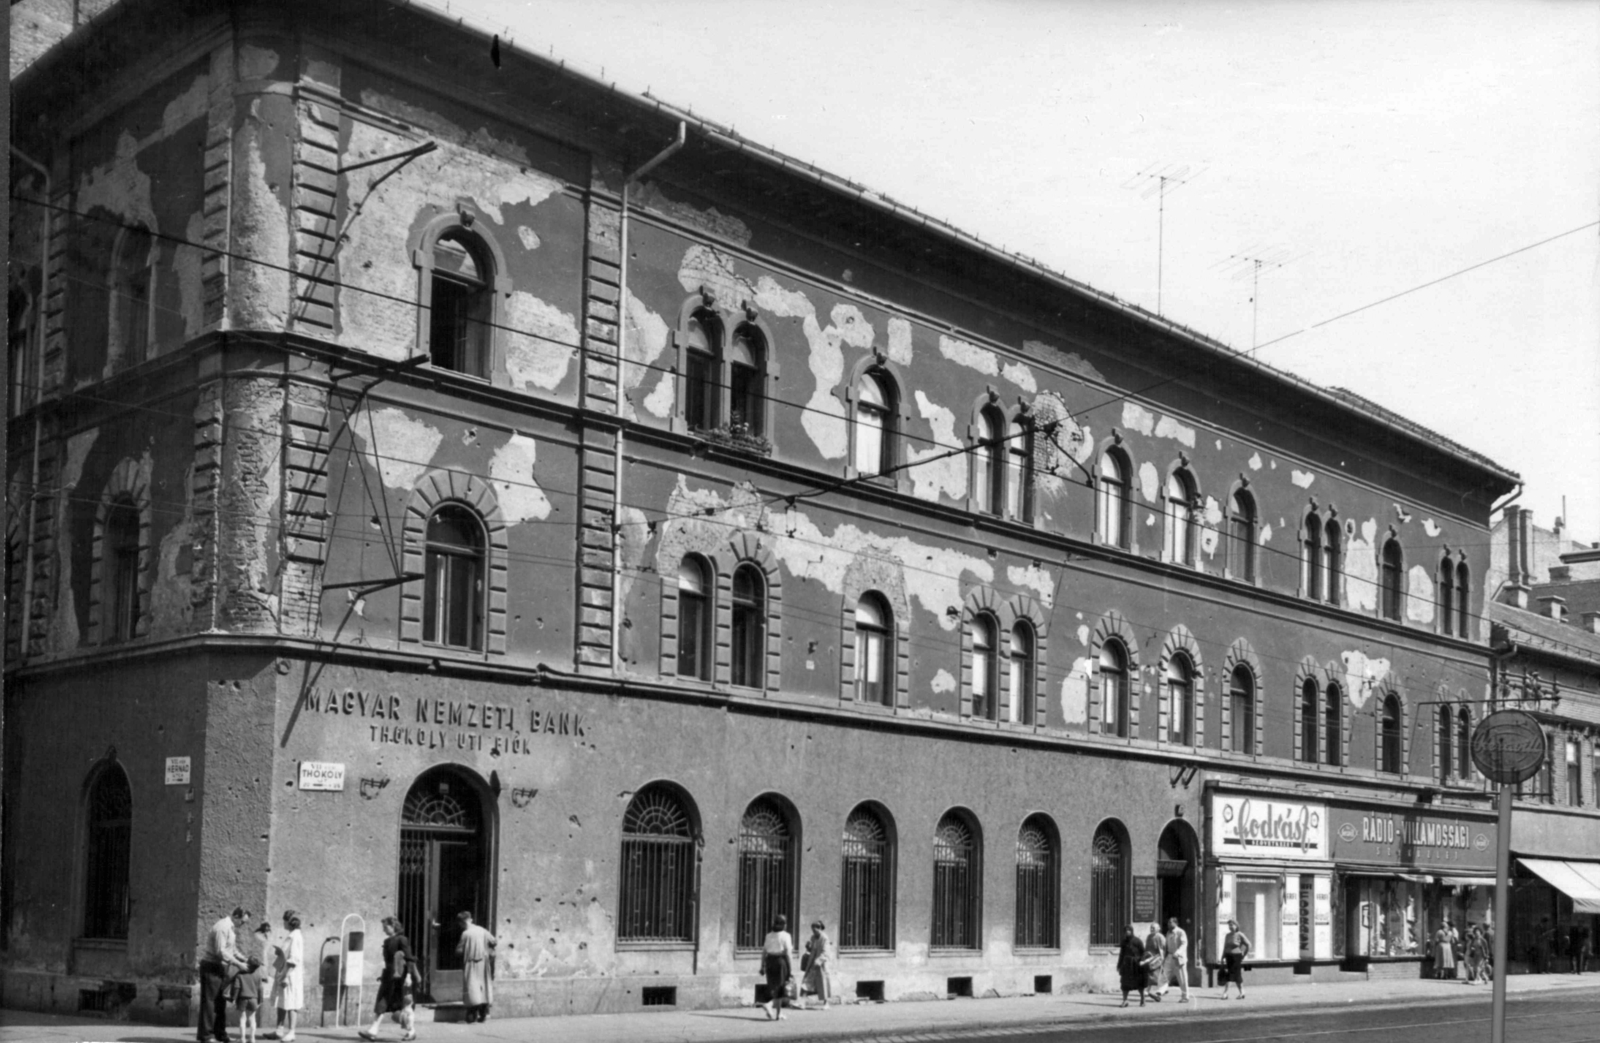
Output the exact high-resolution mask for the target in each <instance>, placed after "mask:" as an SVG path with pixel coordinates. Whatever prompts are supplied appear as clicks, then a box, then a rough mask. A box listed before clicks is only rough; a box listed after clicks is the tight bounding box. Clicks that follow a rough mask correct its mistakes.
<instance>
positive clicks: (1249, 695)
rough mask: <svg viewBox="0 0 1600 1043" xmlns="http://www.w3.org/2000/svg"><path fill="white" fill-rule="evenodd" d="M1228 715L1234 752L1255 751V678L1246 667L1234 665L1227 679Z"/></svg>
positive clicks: (1250, 752) (1251, 752) (1249, 752)
mask: <svg viewBox="0 0 1600 1043" xmlns="http://www.w3.org/2000/svg"><path fill="white" fill-rule="evenodd" d="M1228 717H1229V721H1230V727H1231V729H1232V735H1231V740H1232V741H1231V746H1232V748H1233V752H1234V753H1248V754H1254V753H1255V752H1256V679H1255V675H1254V674H1252V673H1251V672H1250V670H1249V668H1248V667H1244V666H1236V667H1234V668H1233V674H1232V675H1231V676H1230V677H1229V679H1228Z"/></svg>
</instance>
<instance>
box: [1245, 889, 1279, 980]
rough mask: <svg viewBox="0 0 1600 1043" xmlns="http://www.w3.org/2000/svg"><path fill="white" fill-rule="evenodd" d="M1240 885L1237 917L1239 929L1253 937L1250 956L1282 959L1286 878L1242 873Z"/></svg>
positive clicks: (1263, 958)
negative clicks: (1281, 937)
mask: <svg viewBox="0 0 1600 1043" xmlns="http://www.w3.org/2000/svg"><path fill="white" fill-rule="evenodd" d="M1238 888H1239V890H1238V897H1237V898H1236V899H1235V909H1236V912H1235V916H1236V918H1237V919H1238V921H1239V928H1240V930H1242V931H1244V933H1245V934H1247V935H1249V936H1250V942H1251V944H1252V946H1253V948H1252V949H1251V951H1250V956H1251V958H1252V959H1255V960H1277V959H1281V958H1282V956H1281V955H1280V953H1279V950H1280V948H1281V945H1280V935H1281V933H1282V932H1281V930H1280V929H1279V925H1280V924H1281V923H1282V922H1283V881H1282V880H1280V879H1279V878H1277V877H1248V876H1241V877H1240V878H1239V883H1238Z"/></svg>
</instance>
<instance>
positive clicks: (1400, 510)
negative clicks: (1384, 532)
mask: <svg viewBox="0 0 1600 1043" xmlns="http://www.w3.org/2000/svg"><path fill="white" fill-rule="evenodd" d="M1394 516H1395V517H1396V518H1399V519H1400V524H1402V525H1404V524H1405V523H1406V522H1408V521H1410V520H1411V513H1410V512H1409V511H1407V510H1406V509H1405V508H1404V507H1402V506H1400V505H1399V504H1398V503H1397V504H1395V505H1394Z"/></svg>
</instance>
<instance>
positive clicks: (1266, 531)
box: [1260, 525, 1272, 547]
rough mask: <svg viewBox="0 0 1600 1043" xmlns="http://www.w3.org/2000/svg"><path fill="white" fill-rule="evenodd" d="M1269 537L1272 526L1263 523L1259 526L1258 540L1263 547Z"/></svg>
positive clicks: (1270, 537)
mask: <svg viewBox="0 0 1600 1043" xmlns="http://www.w3.org/2000/svg"><path fill="white" fill-rule="evenodd" d="M1270 539H1272V526H1271V525H1263V526H1261V540H1260V543H1261V545H1262V546H1263V547H1264V546H1266V544H1267V541H1268V540H1270Z"/></svg>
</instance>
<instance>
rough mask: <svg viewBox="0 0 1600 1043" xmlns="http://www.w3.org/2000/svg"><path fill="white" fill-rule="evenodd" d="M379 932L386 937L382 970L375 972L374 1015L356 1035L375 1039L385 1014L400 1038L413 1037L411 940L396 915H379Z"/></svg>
mask: <svg viewBox="0 0 1600 1043" xmlns="http://www.w3.org/2000/svg"><path fill="white" fill-rule="evenodd" d="M383 933H384V934H385V935H386V936H387V937H385V938H384V939H383V971H382V972H381V973H380V974H379V975H378V1000H377V1009H378V1016H377V1017H375V1018H373V1019H372V1028H370V1029H368V1030H366V1031H365V1032H362V1033H361V1034H360V1035H361V1038H362V1039H377V1038H378V1026H379V1025H381V1024H383V1016H384V1015H385V1014H388V1015H390V1016H392V1017H393V1018H394V1020H395V1024H397V1025H399V1026H400V1028H401V1031H402V1033H403V1034H402V1035H401V1037H400V1038H401V1039H402V1040H409V1039H416V1038H417V1029H416V1026H415V1025H414V1024H412V1020H411V1019H412V1016H413V1012H414V1007H413V1006H412V1002H413V998H412V978H413V977H414V969H415V967H416V957H415V956H414V955H413V954H412V952H411V941H410V939H408V938H407V937H406V934H405V930H404V928H402V927H401V926H400V920H399V918H398V917H394V916H385V917H384V918H383Z"/></svg>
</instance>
